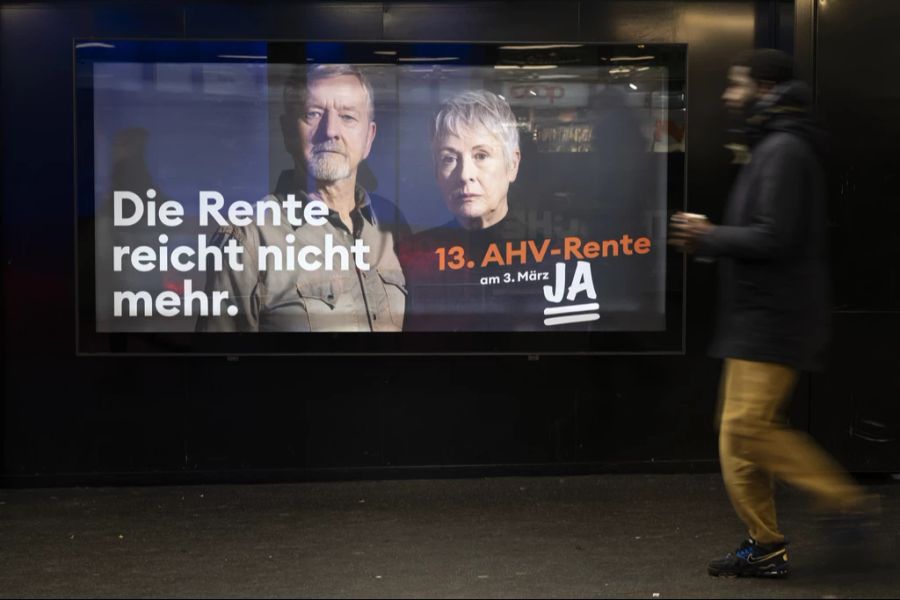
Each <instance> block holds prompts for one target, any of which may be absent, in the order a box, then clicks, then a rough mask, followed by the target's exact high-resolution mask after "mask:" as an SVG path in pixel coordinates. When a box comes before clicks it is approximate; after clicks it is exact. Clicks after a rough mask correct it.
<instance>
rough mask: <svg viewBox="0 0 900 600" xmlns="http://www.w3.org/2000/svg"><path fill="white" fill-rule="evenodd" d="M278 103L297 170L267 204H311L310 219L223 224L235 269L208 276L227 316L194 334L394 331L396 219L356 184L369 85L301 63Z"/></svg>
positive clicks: (398, 314) (371, 123)
mask: <svg viewBox="0 0 900 600" xmlns="http://www.w3.org/2000/svg"><path fill="white" fill-rule="evenodd" d="M284 101H285V114H284V115H283V116H282V119H281V125H282V131H283V135H284V140H285V146H286V148H287V150H288V152H289V153H290V154H291V156H292V157H293V159H294V164H295V167H296V169H295V171H294V172H293V176H290V177H288V178H287V182H288V183H287V186H286V187H287V188H288V189H286V190H277V191H276V194H275V196H274V198H277V199H278V200H279V201H282V202H284V201H285V199H287V200H288V201H290V202H296V203H298V204H299V203H302V204H303V205H310V204H316V206H317V208H318V209H319V210H318V211H312V214H315V215H317V218H313V219H308V220H306V221H305V222H302V223H300V224H299V225H298V224H296V223H297V221H296V220H294V221H290V220H288V219H286V218H285V219H280V222H279V223H277V224H275V223H274V222H266V223H260V222H258V221H257V222H254V223H253V224H251V225H249V226H243V227H237V226H225V227H221V228H220V229H219V230H218V232H217V235H216V238H215V239H216V241H217V242H218V243H219V244H220V245H221V246H223V247H224V246H225V245H226V244H234V243H237V244H239V245H240V247H241V248H242V249H243V256H244V260H243V268H242V269H241V270H238V269H234V268H230V267H229V266H225V267H223V268H222V269H220V270H218V271H215V270H213V271H211V272H209V274H208V279H207V290H208V291H210V292H211V291H225V292H228V294H229V297H230V299H231V302H232V303H233V306H232V307H231V310H230V311H228V314H227V315H223V316H218V317H204V318H201V319H200V320H199V321H198V323H197V330H198V331H221V332H231V331H240V332H255V331H281V332H316V331H320V332H366V331H399V330H400V329H401V328H402V327H403V320H404V314H405V304H406V284H405V280H404V276H403V272H402V271H401V268H400V262H399V260H398V258H397V253H396V251H395V246H396V239H397V235H398V232H397V229H398V228H399V227H402V226H403V224H402V219H400V218H399V215H398V213H397V211H396V208H395V207H394V206H393V205H392V204H390V203H389V202H388V201H387V200H385V199H383V198H379V197H377V196H375V195H374V194H373V195H370V194H369V193H368V192H367V191H366V190H365V189H363V188H362V187H361V186H360V185H359V184H358V183H357V172H358V169H359V167H360V163H361V162H362V161H363V160H365V158H366V157H367V156H368V155H369V152H370V151H371V149H372V142H373V141H374V139H375V133H376V124H375V120H374V100H373V91H372V86H371V84H370V82H369V80H368V78H367V77H366V76H365V75H364V74H363V73H362V72H361V71H360V70H359V69H357V68H356V67H354V66H351V65H337V64H331V65H315V66H311V67H308V68H307V67H302V68H299V69H298V70H297V71H295V72H294V73H293V74H292V75H291V77H290V78H289V79H288V81H287V82H286V84H285V88H284ZM284 179H285V178H284V177H283V178H282V180H284ZM282 183H283V182H282ZM280 187H281V186H280ZM272 198H273V197H272V196H270V197H268V198H267V199H264V201H265V200H271V199H272ZM285 210H287V209H285ZM298 249H299V253H298ZM307 250H309V251H311V252H306V251H307ZM261 253H264V256H263V258H262V260H260V254H261ZM323 253H324V254H327V256H323ZM361 253H362V254H361ZM293 258H296V259H297V260H296V263H291V264H290V265H288V263H287V262H286V261H288V260H289V259H293Z"/></svg>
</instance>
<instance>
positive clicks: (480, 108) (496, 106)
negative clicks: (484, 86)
mask: <svg viewBox="0 0 900 600" xmlns="http://www.w3.org/2000/svg"><path fill="white" fill-rule="evenodd" d="M478 128H483V129H485V130H487V131H489V132H490V133H491V134H493V135H494V136H495V137H496V138H497V139H498V140H500V142H501V144H500V145H501V146H502V147H503V157H504V158H505V159H506V164H507V165H509V164H510V163H511V161H512V157H513V155H514V154H515V153H516V151H517V150H518V149H519V130H518V128H517V127H516V116H515V115H514V114H513V111H512V109H511V108H510V107H509V103H508V102H507V101H506V100H504V99H503V98H502V97H500V96H498V95H497V94H494V93H493V92H489V91H487V90H469V91H466V92H462V93H459V94H457V95H455V96H453V97H452V98H450V99H448V100H446V101H445V102H444V103H443V104H441V108H440V109H439V110H438V113H437V114H436V115H435V117H434V123H432V129H431V143H432V147H433V149H434V150H435V151H437V143H438V142H439V141H440V140H441V139H442V138H444V137H446V136H448V135H455V136H457V137H461V130H462V129H478Z"/></svg>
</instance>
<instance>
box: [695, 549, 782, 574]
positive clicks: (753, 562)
mask: <svg viewBox="0 0 900 600" xmlns="http://www.w3.org/2000/svg"><path fill="white" fill-rule="evenodd" d="M789 564H790V563H789V562H788V555H787V547H786V544H785V543H784V542H782V543H779V544H757V543H756V542H755V541H754V540H753V539H747V540H745V541H744V543H743V544H741V547H740V548H738V549H737V550H735V551H734V553H733V554H729V555H728V556H726V557H725V558H719V559H717V560H714V561H712V562H711V563H709V567H707V572H708V573H709V574H710V575H713V576H715V577H772V578H778V577H787V574H788V571H789V568H788V565H789Z"/></svg>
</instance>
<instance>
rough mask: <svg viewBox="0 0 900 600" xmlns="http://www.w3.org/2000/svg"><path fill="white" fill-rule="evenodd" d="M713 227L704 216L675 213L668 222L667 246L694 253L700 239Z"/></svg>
mask: <svg viewBox="0 0 900 600" xmlns="http://www.w3.org/2000/svg"><path fill="white" fill-rule="evenodd" d="M714 227H715V226H714V225H713V224H712V223H710V222H709V219H707V218H706V215H698V214H694V213H685V212H677V213H675V214H674V215H672V220H671V222H670V227H669V245H670V246H673V247H675V248H676V249H677V250H680V251H682V252H694V251H695V250H696V248H697V242H698V241H699V240H700V238H702V237H703V236H704V235H706V234H707V233H709V232H710V231H712V230H713V228H714Z"/></svg>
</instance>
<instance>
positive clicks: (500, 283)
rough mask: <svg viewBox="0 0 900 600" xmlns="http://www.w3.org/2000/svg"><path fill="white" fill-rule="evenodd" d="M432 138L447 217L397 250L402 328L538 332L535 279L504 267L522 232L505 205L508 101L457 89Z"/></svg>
mask: <svg viewBox="0 0 900 600" xmlns="http://www.w3.org/2000/svg"><path fill="white" fill-rule="evenodd" d="M431 139H432V152H433V159H434V172H435V179H436V181H437V184H438V188H439V189H440V192H441V195H442V197H443V199H444V202H445V203H446V206H447V209H448V210H449V211H450V213H451V214H452V215H453V219H451V220H450V221H449V222H447V223H445V224H443V225H441V226H439V227H435V228H434V229H429V230H427V231H424V232H422V233H419V234H418V235H416V236H415V237H414V238H413V239H412V240H411V241H410V242H409V243H408V244H406V245H405V247H404V249H403V251H402V253H401V256H402V259H403V263H404V268H405V270H406V272H407V278H408V285H409V293H410V296H409V301H410V304H409V309H408V310H409V314H408V317H409V320H408V322H407V325H406V327H405V328H404V329H405V330H407V331H410V330H412V331H517V330H534V329H536V328H537V326H538V325H539V324H540V323H541V320H542V312H541V309H540V308H539V307H538V305H539V304H542V303H543V302H544V301H543V292H542V291H541V286H540V285H538V283H539V282H538V281H537V277H536V278H535V279H534V280H532V281H528V279H527V275H526V277H525V279H523V280H521V281H520V280H519V277H518V273H516V274H515V277H513V275H512V274H511V273H510V271H511V269H510V268H506V266H505V265H504V264H503V263H504V262H505V260H504V257H505V255H506V249H507V242H510V241H515V245H516V246H517V245H518V244H519V243H520V242H523V241H524V240H525V238H523V237H522V233H523V232H525V231H526V228H525V226H524V222H523V219H522V216H521V215H520V214H519V211H517V210H515V208H514V207H511V206H510V200H509V189H510V184H511V183H512V182H514V181H515V180H516V177H517V175H518V172H519V165H520V161H521V152H520V149H519V132H518V129H517V127H516V118H515V115H514V114H513V112H512V110H511V109H510V107H509V104H508V103H507V102H506V100H504V99H503V98H502V97H500V96H498V95H496V94H494V93H492V92H489V91H486V90H474V91H466V92H462V93H460V94H458V95H456V96H454V97H452V98H450V99H449V100H447V101H446V102H444V103H443V104H442V105H441V107H440V110H439V111H438V113H437V115H436V116H435V118H434V122H433V124H432V137H431ZM532 305H533V306H532ZM529 306H532V308H533V310H529Z"/></svg>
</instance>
